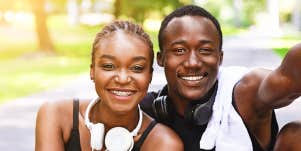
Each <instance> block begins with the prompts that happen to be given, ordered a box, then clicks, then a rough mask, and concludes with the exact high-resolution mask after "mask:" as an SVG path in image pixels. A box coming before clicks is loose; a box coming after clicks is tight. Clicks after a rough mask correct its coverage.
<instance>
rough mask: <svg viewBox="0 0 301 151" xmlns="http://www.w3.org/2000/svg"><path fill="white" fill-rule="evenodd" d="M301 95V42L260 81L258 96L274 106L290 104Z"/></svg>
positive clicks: (265, 102)
mask: <svg viewBox="0 0 301 151" xmlns="http://www.w3.org/2000/svg"><path fill="white" fill-rule="evenodd" d="M299 96H301V43H299V44H297V45H295V46H294V47H292V48H291V49H290V50H289V51H288V53H287V55H286V56H285V58H284V59H283V61H282V63H281V65H280V66H279V67H278V68H277V69H275V70H274V71H272V72H270V73H269V74H268V75H267V76H266V77H265V78H264V79H263V80H262V82H261V83H260V85H259V88H258V98H259V100H261V101H263V103H264V104H267V105H269V106H271V107H272V108H279V107H283V106H286V105H288V104H290V103H291V102H292V101H293V100H294V99H296V98H297V97H299Z"/></svg>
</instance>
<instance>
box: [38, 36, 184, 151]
mask: <svg viewBox="0 0 301 151" xmlns="http://www.w3.org/2000/svg"><path fill="white" fill-rule="evenodd" d="M101 42H102V43H101V45H100V47H99V48H98V49H97V51H96V52H95V60H94V62H93V63H92V65H91V69H90V76H91V79H92V80H93V81H94V83H95V89H96V92H97V94H98V96H101V97H100V98H101V101H99V102H98V103H96V104H95V105H94V106H93V107H92V109H91V111H90V113H89V117H90V120H91V121H92V122H93V123H103V124H104V125H105V132H107V131H108V130H109V129H111V128H113V127H124V128H126V129H128V130H129V131H132V130H133V129H134V128H135V127H136V125H137V123H138V119H139V114H138V104H139V102H140V101H141V100H142V98H143V97H144V96H145V95H146V93H147V89H148V85H149V83H150V82H151V78H152V69H151V58H152V57H151V56H150V53H149V51H150V47H149V46H148V45H147V44H146V43H145V42H144V41H143V40H141V39H139V38H137V37H135V36H133V35H130V34H127V33H126V32H123V31H117V32H116V33H113V34H111V35H110V36H109V37H106V39H105V40H103V41H101ZM124 52H127V53H124ZM72 103H73V102H72V100H65V101H59V102H52V103H45V104H43V105H42V106H41V108H40V109H39V112H38V115H37V121H36V144H35V150H36V151H47V150H49V151H63V150H65V148H64V144H66V143H67V142H68V140H69V139H70V135H71V130H72V126H73V105H72ZM88 104H89V100H81V101H80V107H79V117H78V118H79V133H80V145H81V149H82V150H84V151H86V150H91V147H90V132H89V129H88V128H87V127H86V125H85V122H84V115H85V111H86V109H87V106H88ZM152 120H153V119H152V118H151V117H149V116H148V115H146V114H144V113H143V120H142V127H141V129H140V130H139V132H138V135H137V136H135V137H134V138H133V139H134V141H135V142H137V141H138V140H139V139H140V138H141V135H142V134H143V132H144V131H145V130H146V128H147V127H148V125H149V124H150V123H151V122H152ZM105 149H106V148H105V147H104V146H103V148H102V150H103V151H104V150H105ZM152 150H161V151H165V150H176V151H182V150H183V143H182V142H181V140H180V138H179V137H178V136H177V135H176V133H175V132H173V131H172V130H171V129H170V128H168V127H167V126H165V125H163V124H157V125H156V126H155V127H154V128H153V129H152V130H151V132H150V133H149V135H148V136H147V137H146V139H145V141H144V143H143V144H142V146H141V151H152Z"/></svg>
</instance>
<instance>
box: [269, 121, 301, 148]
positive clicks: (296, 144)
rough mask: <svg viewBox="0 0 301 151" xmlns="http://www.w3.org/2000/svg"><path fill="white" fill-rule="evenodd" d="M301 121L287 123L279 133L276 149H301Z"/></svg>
mask: <svg viewBox="0 0 301 151" xmlns="http://www.w3.org/2000/svg"><path fill="white" fill-rule="evenodd" d="M300 137H301V121H295V122H290V123H288V124H286V125H285V126H284V127H283V128H282V129H281V131H280V132H279V134H278V137H277V141H276V144H275V147H274V151H287V150H289V151H299V150H301V143H300V139H301V138H300Z"/></svg>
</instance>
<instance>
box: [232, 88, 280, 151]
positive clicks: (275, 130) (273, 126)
mask: <svg viewBox="0 0 301 151" xmlns="http://www.w3.org/2000/svg"><path fill="white" fill-rule="evenodd" d="M233 92H234V90H233ZM232 105H233V107H234V109H235V110H236V112H237V114H238V115H239V116H240V114H239V112H238V109H237V105H236V103H235V99H234V94H232ZM243 123H244V125H245V127H246V128H247V130H248V133H249V136H250V139H251V141H252V147H253V151H272V150H273V148H274V145H275V142H276V137H277V134H278V130H279V127H278V123H277V119H276V115H275V111H273V113H272V123H271V141H270V144H269V146H268V150H265V149H263V147H262V146H261V145H260V144H259V142H258V140H257V139H256V137H255V136H254V135H253V133H252V132H251V131H250V128H249V127H248V126H247V124H246V123H245V121H243Z"/></svg>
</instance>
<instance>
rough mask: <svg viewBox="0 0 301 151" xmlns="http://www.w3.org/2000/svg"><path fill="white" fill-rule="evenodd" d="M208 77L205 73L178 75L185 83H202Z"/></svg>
mask: <svg viewBox="0 0 301 151" xmlns="http://www.w3.org/2000/svg"><path fill="white" fill-rule="evenodd" d="M207 75H208V73H207V72H204V73H202V74H200V73H198V74H181V73H179V74H177V77H178V78H180V79H182V80H185V81H200V80H202V79H204V78H205V77H206V76H207Z"/></svg>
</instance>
